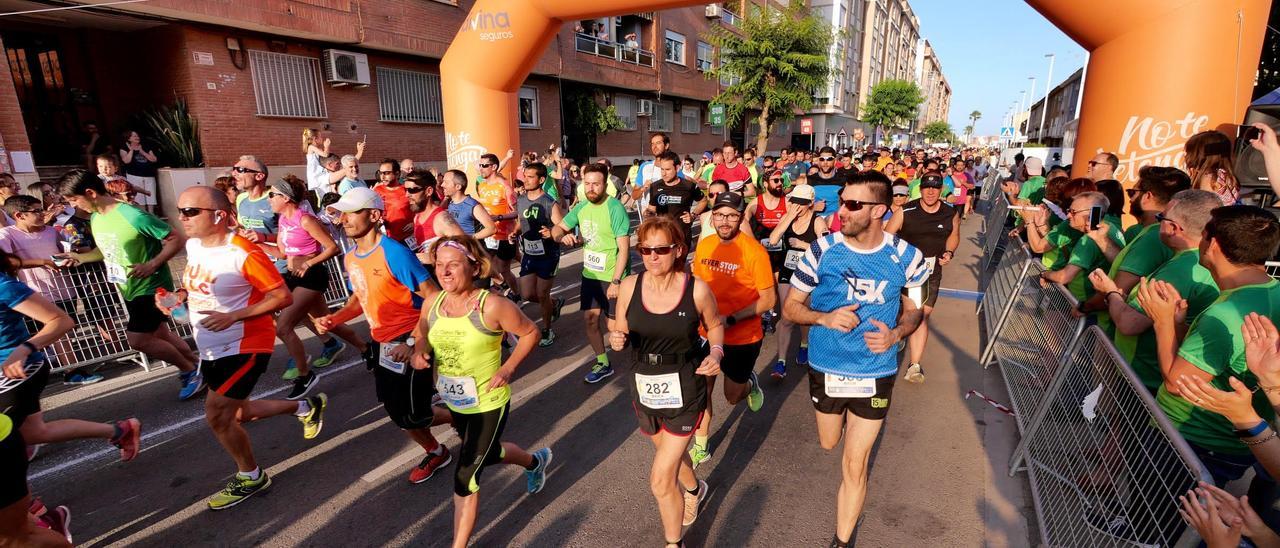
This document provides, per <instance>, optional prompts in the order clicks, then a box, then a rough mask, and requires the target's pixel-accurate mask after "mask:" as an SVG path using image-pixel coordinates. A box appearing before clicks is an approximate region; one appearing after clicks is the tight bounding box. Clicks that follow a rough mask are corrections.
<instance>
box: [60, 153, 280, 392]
mask: <svg viewBox="0 0 1280 548" xmlns="http://www.w3.org/2000/svg"><path fill="white" fill-rule="evenodd" d="M258 171H259V172H263V171H265V168H261V169H258ZM58 186H59V187H60V188H59V190H60V192H61V193H62V195H63V196H66V198H67V200H68V201H69V202H71V204H72V205H74V206H76V207H78V208H80V209H82V210H84V211H88V212H89V213H90V214H92V216H91V217H90V218H89V226H90V229H91V230H92V231H93V237H94V240H95V241H96V242H97V244H98V248H97V249H96V250H94V251H91V252H90V253H89V254H88V255H87V256H85V257H82V259H81V260H82V262H89V261H95V260H98V259H99V258H101V259H102V261H103V263H104V264H105V266H106V269H107V280H108V281H110V282H111V283H114V284H116V287H117V288H119V290H120V295H121V297H123V298H124V301H125V302H124V305H125V310H126V312H128V315H129V321H128V323H127V324H126V325H125V335H126V337H127V339H128V342H129V346H130V347H131V348H133V349H134V350H137V351H139V352H142V353H143V354H145V355H146V356H147V357H148V358H150V359H153V360H158V361H164V362H168V363H171V364H173V365H175V366H177V367H178V370H179V371H180V373H179V375H178V378H179V381H180V382H181V383H182V388H181V390H180V391H179V393H178V397H179V399H183V400H185V399H188V398H190V397H192V396H195V395H196V394H197V393H199V392H200V390H201V389H202V388H204V381H203V379H202V378H201V377H200V373H199V372H198V371H196V365H195V363H196V359H197V358H196V355H195V353H194V352H192V351H191V347H190V346H187V343H186V341H183V340H182V337H179V336H178V334H177V333H174V332H173V331H172V330H170V329H169V322H168V318H167V317H166V315H165V314H164V313H163V312H161V311H160V309H159V307H157V306H156V297H155V293H156V290H157V289H160V288H164V289H165V290H168V291H172V290H173V277H172V276H171V275H170V273H169V259H172V258H173V257H174V256H175V255H177V254H178V252H179V251H181V250H182V249H183V246H184V245H185V244H186V238H184V237H182V236H180V235H178V234H176V233H174V232H173V230H172V229H171V228H169V225H168V224H165V222H164V221H161V220H160V219H158V218H156V217H155V216H154V215H151V214H150V213H146V212H144V211H142V210H140V209H138V208H136V207H134V206H132V205H129V204H126V203H123V202H119V201H117V200H116V199H115V198H113V197H112V196H111V194H110V193H109V192H107V188H106V185H105V184H104V183H103V182H102V179H99V178H98V176H97V175H94V174H92V173H89V172H88V171H85V170H83V169H75V170H72V171H69V172H67V173H66V174H65V175H63V176H62V178H61V179H59V181H58ZM187 214H189V215H187ZM213 214H214V212H213V211H212V210H211V209H202V208H192V209H189V210H188V209H180V210H179V217H180V218H181V217H184V216H189V217H194V216H198V215H213Z"/></svg>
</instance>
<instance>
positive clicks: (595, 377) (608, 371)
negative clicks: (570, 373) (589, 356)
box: [582, 362, 613, 384]
mask: <svg viewBox="0 0 1280 548" xmlns="http://www.w3.org/2000/svg"><path fill="white" fill-rule="evenodd" d="M612 374H613V366H611V365H609V364H607V363H604V362H596V364H595V365H593V366H591V372H590V373H587V377H586V378H585V379H582V380H584V381H587V382H588V383H591V384H595V383H598V382H600V381H602V380H604V379H605V377H608V376H609V375H612Z"/></svg>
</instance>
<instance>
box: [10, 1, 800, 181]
mask: <svg viewBox="0 0 1280 548" xmlns="http://www.w3.org/2000/svg"><path fill="white" fill-rule="evenodd" d="M766 1H773V2H775V3H776V4H777V5H779V6H781V5H784V4H786V2H785V1H782V2H779V1H777V0H732V1H728V2H719V3H711V4H707V5H697V6H692V7H688V8H680V9H670V10H663V11H656V12H646V13H633V14H626V15H620V16H614V17H603V18H599V19H591V20H583V21H572V22H567V23H566V24H565V25H564V27H563V28H562V29H561V31H560V32H559V34H557V35H556V37H555V39H554V41H553V42H552V43H551V45H550V47H549V48H548V49H547V51H546V52H545V53H544V54H543V55H542V57H541V58H540V59H539V60H538V62H537V64H536V65H535V67H534V68H533V71H532V74H530V76H529V77H528V79H527V80H526V81H525V82H524V83H523V85H522V86H521V88H520V92H519V123H520V136H521V143H522V147H523V148H524V149H526V150H545V149H546V148H547V146H548V145H550V144H563V145H566V150H567V151H568V152H569V153H570V154H572V155H574V156H576V157H580V158H584V157H588V156H590V157H597V156H606V157H610V158H614V159H615V160H616V161H626V160H629V159H630V158H631V157H635V156H639V155H643V154H647V145H646V143H647V135H648V132H650V131H665V132H667V133H668V134H669V135H670V136H671V138H672V144H673V149H674V150H677V151H679V152H681V153H689V154H696V153H698V152H701V151H703V150H707V149H711V148H714V147H716V146H718V145H719V144H720V143H721V142H723V141H724V140H726V139H734V140H738V141H742V140H743V134H744V132H743V129H742V126H739V127H738V128H725V127H721V126H713V125H711V124H710V121H711V116H710V112H709V109H708V101H709V100H710V99H711V98H712V97H714V96H715V95H716V94H717V93H718V92H719V91H720V90H721V89H722V88H723V86H724V85H725V84H727V83H728V82H720V81H717V80H712V79H708V78H707V77H706V71H707V70H708V69H709V68H710V67H711V66H712V64H713V63H715V62H716V61H715V59H716V52H715V51H714V48H712V47H711V46H710V44H708V43H707V41H706V34H707V31H708V30H709V29H711V28H713V27H725V28H729V29H734V28H736V27H737V26H738V25H739V24H741V21H742V15H743V14H744V13H746V12H747V10H750V9H756V6H759V5H762V4H763V3H764V2H766ZM77 3H81V2H58V3H56V5H57V6H62V5H66V4H77ZM472 4H473V0H380V1H377V2H367V1H366V2H354V1H350V0H329V1H301V0H237V1H236V2H210V1H206V0H149V1H147V2H139V3H128V4H120V3H116V4H114V5H111V6H98V7H89V6H86V7H84V8H81V9H73V10H61V11H52V12H39V13H29V14H26V15H12V16H8V17H5V18H3V19H0V42H3V44H4V48H5V52H6V55H5V58H4V62H5V64H6V66H5V68H6V69H7V70H3V71H0V113H3V116H0V140H2V141H0V143H2V146H3V151H4V152H5V153H4V154H0V157H2V158H3V159H4V162H5V164H6V166H7V168H8V169H10V170H12V171H16V172H19V173H18V176H19V178H20V179H23V180H34V179H35V178H36V177H37V174H36V168H41V167H44V168H46V169H45V171H47V172H48V173H56V172H60V171H61V170H63V169H65V168H66V167H67V166H74V165H82V164H83V163H84V155H83V151H82V149H83V145H84V144H86V143H87V142H88V141H89V137H88V136H87V134H86V133H85V132H84V130H85V127H86V126H87V125H89V124H93V125H96V126H97V127H98V128H99V129H100V131H101V134H102V135H103V137H102V138H101V139H99V141H100V142H103V141H105V142H108V143H111V144H116V145H118V144H119V143H120V142H121V141H122V139H121V138H120V134H121V132H123V131H125V130H127V129H137V130H139V131H141V132H142V133H144V134H145V133H146V129H145V126H144V125H143V124H142V123H141V120H140V115H141V113H142V112H144V111H146V110H148V109H150V108H153V107H155V106H157V105H162V104H169V103H172V102H173V101H174V100H175V98H182V99H183V100H185V101H186V103H187V105H188V106H189V108H190V111H191V113H192V114H193V116H194V117H195V118H197V119H198V120H199V122H200V137H201V148H202V151H203V153H204V159H205V163H206V165H210V166H226V165H230V164H232V163H234V161H235V159H236V158H237V157H238V156H239V155H241V154H254V155H256V156H258V157H259V158H261V159H263V160H264V161H265V162H267V163H268V164H270V165H296V164H301V163H302V162H303V151H302V148H301V144H300V136H301V132H302V130H303V128H307V127H314V128H320V127H328V128H330V130H331V131H332V132H333V148H334V149H335V150H336V151H338V152H351V151H353V150H354V144H355V142H356V141H357V140H361V139H367V140H368V148H367V152H366V156H365V161H377V159H380V158H382V157H392V158H405V157H408V158H413V159H415V160H420V161H442V160H443V159H444V157H445V144H444V128H443V109H442V107H441V102H440V89H439V85H440V83H439V79H440V76H439V60H440V58H441V57H442V56H443V55H444V53H445V51H446V49H447V48H448V46H449V43H450V42H451V40H452V38H453V36H454V34H455V33H456V32H457V29H459V28H460V27H461V26H462V24H463V20H464V19H465V18H466V16H467V14H468V12H469V11H470V9H471V6H472ZM33 7H34V8H40V7H55V3H54V2H33V1H30V0H0V10H3V11H6V12H13V11H25V10H29V9H32V8H33ZM476 63H477V65H481V66H482V65H483V63H484V60H483V59H477V60H476ZM573 93H587V94H589V95H590V96H591V97H593V98H594V99H595V100H596V101H597V102H598V103H600V104H605V105H613V106H615V107H616V108H617V110H618V113H619V114H620V116H621V117H622V119H623V122H624V124H625V126H626V127H625V128H624V129H622V130H619V131H614V132H611V133H609V134H607V135H604V136H601V137H600V138H599V139H598V140H597V141H596V142H595V143H590V142H589V140H587V139H586V138H585V137H584V136H583V132H582V131H581V128H580V127H579V124H580V120H577V119H575V118H574V117H573V116H572V115H571V114H569V113H566V110H565V109H566V104H565V101H564V100H563V99H564V98H565V97H566V95H567V94H568V95H572V94H573ZM747 122H748V123H749V122H750V120H748V121H747ZM778 133H779V138H778V139H777V141H778V145H777V146H778V147H779V148H780V147H781V146H784V145H785V144H786V143H784V142H783V141H785V135H789V133H790V131H789V129H787V128H781V129H780V130H779V132H778ZM562 136H563V140H562ZM99 148H102V147H101V146H99ZM161 162H162V163H163V162H164V159H163V158H162V159H161Z"/></svg>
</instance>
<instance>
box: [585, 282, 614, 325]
mask: <svg viewBox="0 0 1280 548" xmlns="http://www.w3.org/2000/svg"><path fill="white" fill-rule="evenodd" d="M578 305H579V307H580V308H581V309H582V310H591V309H593V308H598V309H600V311H601V312H602V313H604V315H606V316H608V315H609V282H604V281H600V280H593V279H591V278H583V279H582V286H581V287H580V288H579V294H578Z"/></svg>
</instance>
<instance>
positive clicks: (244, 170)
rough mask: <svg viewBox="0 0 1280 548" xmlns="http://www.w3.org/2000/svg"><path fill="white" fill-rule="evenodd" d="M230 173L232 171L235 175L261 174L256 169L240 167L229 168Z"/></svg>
mask: <svg viewBox="0 0 1280 548" xmlns="http://www.w3.org/2000/svg"><path fill="white" fill-rule="evenodd" d="M231 171H234V172H236V173H262V172H261V171H258V170H256V169H252V168H247V167H240V166H236V167H233V168H231Z"/></svg>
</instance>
